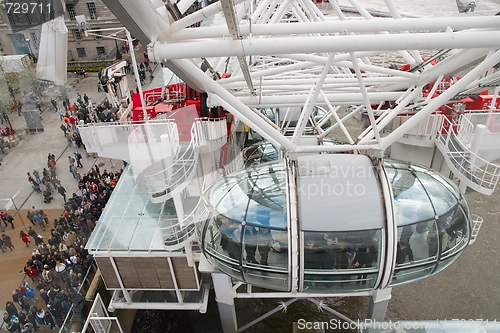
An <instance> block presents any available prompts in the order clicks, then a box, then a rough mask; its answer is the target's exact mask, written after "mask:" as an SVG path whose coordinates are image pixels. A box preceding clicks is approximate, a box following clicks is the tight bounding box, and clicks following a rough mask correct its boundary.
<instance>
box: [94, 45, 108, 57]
mask: <svg viewBox="0 0 500 333" xmlns="http://www.w3.org/2000/svg"><path fill="white" fill-rule="evenodd" d="M96 50H97V55H101V54H105V53H106V50H105V49H104V46H98V47H96Z"/></svg>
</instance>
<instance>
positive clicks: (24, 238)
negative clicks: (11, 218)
mask: <svg viewBox="0 0 500 333" xmlns="http://www.w3.org/2000/svg"><path fill="white" fill-rule="evenodd" d="M19 237H20V238H21V239H22V241H23V243H24V244H26V247H29V246H30V239H29V238H28V234H27V233H25V232H24V231H23V230H21V231H20V232H19Z"/></svg>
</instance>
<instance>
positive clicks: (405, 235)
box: [391, 220, 438, 285]
mask: <svg viewBox="0 0 500 333" xmlns="http://www.w3.org/2000/svg"><path fill="white" fill-rule="evenodd" d="M397 237H398V243H397V245H396V267H395V268H394V277H393V282H392V283H391V285H396V284H402V283H406V282H410V281H415V280H419V279H423V278H425V277H427V276H429V274H430V273H431V272H432V271H433V269H434V266H435V264H436V260H437V257H436V253H437V249H438V238H437V234H436V223H435V221H434V220H429V221H424V222H419V223H415V224H413V225H406V226H403V227H399V228H398V233H397Z"/></svg>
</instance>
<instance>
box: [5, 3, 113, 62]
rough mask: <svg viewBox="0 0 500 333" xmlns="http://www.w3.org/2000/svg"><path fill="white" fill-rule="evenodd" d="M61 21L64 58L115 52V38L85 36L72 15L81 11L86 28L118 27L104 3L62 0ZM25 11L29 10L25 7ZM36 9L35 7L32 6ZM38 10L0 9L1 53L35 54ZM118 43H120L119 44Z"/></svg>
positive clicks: (87, 57) (106, 55) (106, 56)
mask: <svg viewBox="0 0 500 333" xmlns="http://www.w3.org/2000/svg"><path fill="white" fill-rule="evenodd" d="M65 2H66V8H65V14H64V21H65V23H66V26H67V28H68V49H67V52H68V61H79V60H95V59H112V58H113V57H114V56H115V54H116V48H115V45H116V44H115V41H114V40H113V39H110V38H105V37H104V36H106V35H109V33H105V32H103V33H102V35H103V36H95V35H91V34H89V35H88V36H85V33H84V32H83V31H80V30H79V29H78V24H77V20H76V16H78V15H84V16H85V18H86V21H87V22H88V23H89V26H88V28H89V29H92V30H100V29H107V28H116V27H121V26H122V24H121V23H120V21H118V20H117V19H116V17H115V16H114V15H113V13H111V11H110V10H109V9H108V8H107V7H106V5H105V4H104V3H103V2H102V1H100V0H94V1H78V2H77V1H65ZM28 11H31V9H29V10H28ZM35 11H36V10H35ZM39 16H40V13H23V11H22V9H21V10H19V11H18V12H15V11H14V9H13V8H9V7H7V6H6V7H5V8H4V9H3V10H0V52H1V53H2V55H13V54H32V55H33V56H35V57H37V55H38V51H39V47H40V36H41V25H36V26H34V24H35V23H36V22H38V21H37V20H40V17H39ZM119 45H120V44H119Z"/></svg>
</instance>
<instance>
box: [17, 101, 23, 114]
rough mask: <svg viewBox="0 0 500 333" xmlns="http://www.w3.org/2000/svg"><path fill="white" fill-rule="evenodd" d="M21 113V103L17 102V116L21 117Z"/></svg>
mask: <svg viewBox="0 0 500 333" xmlns="http://www.w3.org/2000/svg"><path fill="white" fill-rule="evenodd" d="M21 111H23V103H21V101H18V102H17V115H18V116H19V117H21Z"/></svg>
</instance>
